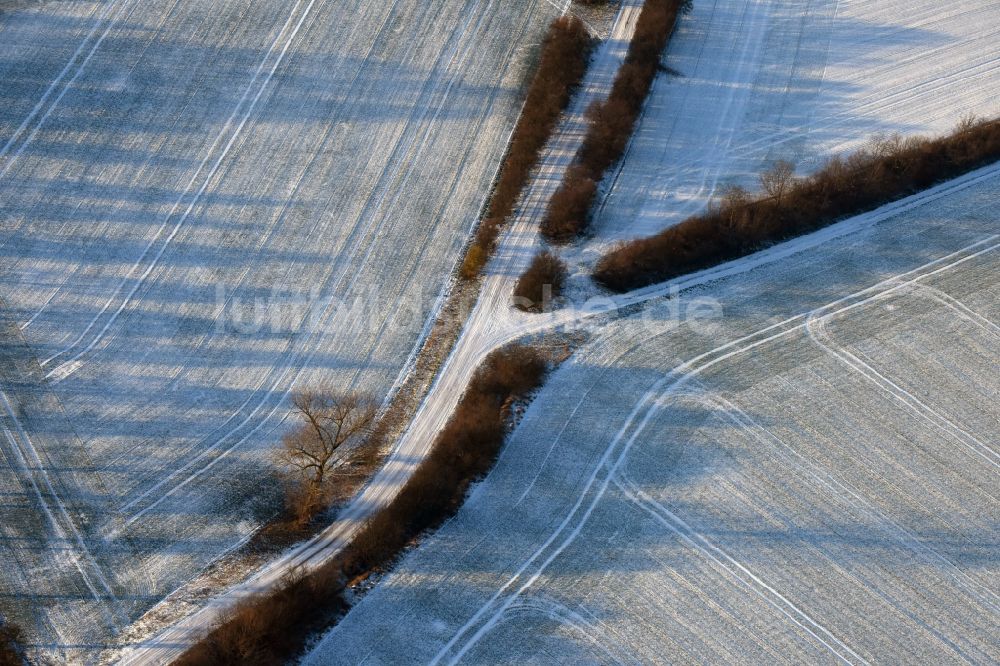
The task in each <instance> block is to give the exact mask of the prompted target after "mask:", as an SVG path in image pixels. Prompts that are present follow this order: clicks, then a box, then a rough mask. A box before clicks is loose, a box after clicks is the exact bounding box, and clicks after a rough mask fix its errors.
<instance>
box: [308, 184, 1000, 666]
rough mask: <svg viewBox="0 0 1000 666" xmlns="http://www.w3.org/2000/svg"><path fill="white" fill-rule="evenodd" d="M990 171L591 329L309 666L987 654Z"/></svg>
mask: <svg viewBox="0 0 1000 666" xmlns="http://www.w3.org/2000/svg"><path fill="white" fill-rule="evenodd" d="M986 173H987V174H989V175H987V176H986V177H985V178H980V179H979V180H978V182H977V181H972V182H976V184H974V185H972V186H970V187H967V188H965V189H963V190H961V191H957V192H956V191H953V192H952V193H951V194H950V195H948V196H944V197H940V198H928V199H925V200H924V201H929V202H928V203H924V204H923V205H917V204H916V203H914V204H912V205H908V206H907V207H899V206H893V207H889V209H888V210H889V211H890V212H889V213H881V214H879V215H869V216H862V217H861V218H857V219H854V220H849V221H847V222H844V223H841V224H839V225H836V226H835V227H832V228H830V229H828V230H826V231H824V232H820V233H819V234H817V235H815V236H814V237H812V238H806V239H803V240H802V241H793V243H792V244H791V245H789V246H788V247H787V248H786V247H785V246H776V247H774V248H772V250H770V251H768V252H766V253H765V254H764V255H762V257H755V258H750V259H748V260H742V261H740V262H736V263H735V264H733V274H732V275H731V276H730V277H723V278H720V279H718V280H716V281H713V282H709V283H707V284H702V285H701V286H700V287H697V288H692V289H689V290H686V291H683V292H681V293H680V294H679V297H678V298H675V299H672V300H666V299H661V300H657V301H651V302H650V303H649V304H647V305H646V307H645V308H644V309H643V310H642V311H640V312H638V313H635V314H633V315H631V316H629V317H627V318H624V319H619V320H617V321H614V322H612V323H609V324H607V325H605V326H602V327H600V328H598V329H596V337H595V339H594V340H593V341H592V342H591V343H590V344H589V345H588V346H587V347H586V348H585V349H583V350H582V351H581V352H579V353H578V354H577V355H576V356H575V357H574V358H573V359H572V360H571V361H570V362H568V364H566V365H564V366H563V368H562V369H560V370H559V371H558V372H557V373H556V374H555V375H554V376H553V377H552V379H551V380H550V381H549V383H548V385H547V386H546V388H545V389H544V390H543V391H542V393H541V394H540V395H539V396H538V398H537V399H536V400H535V402H534V403H533V404H532V406H531V407H530V408H529V410H528V412H527V414H526V415H525V417H524V420H523V421H522V422H521V424H520V426H519V427H518V429H517V430H516V431H515V433H514V435H513V437H512V440H511V442H510V443H509V444H508V445H507V447H506V448H505V449H504V451H503V453H502V455H501V458H500V460H499V461H498V463H497V465H496V467H495V468H494V470H493V471H492V472H491V473H490V475H489V476H488V477H487V478H486V480H485V481H483V482H482V483H481V484H479V485H478V486H477V487H475V488H474V490H473V491H472V493H471V495H470V497H469V499H468V500H467V502H466V504H465V505H464V506H463V508H462V510H461V511H460V512H459V514H458V515H457V516H456V517H455V518H454V519H453V520H451V521H449V522H448V523H447V524H446V525H445V526H444V527H442V528H441V529H440V530H439V531H438V533H437V534H435V535H434V536H432V537H430V538H429V539H428V540H427V541H426V542H425V543H424V544H423V545H422V546H421V547H420V548H418V549H416V550H415V551H413V552H412V553H411V554H409V555H408V556H407V557H406V558H405V559H404V561H403V562H402V563H401V564H400V565H399V566H398V568H397V570H396V571H395V572H394V573H393V574H391V575H390V576H388V577H387V578H386V579H385V580H383V582H382V583H381V584H380V586H379V587H377V588H376V589H375V590H374V591H372V592H370V593H369V595H368V596H367V597H366V598H365V599H364V600H363V601H362V602H361V603H360V604H359V605H358V606H357V607H356V608H354V609H353V610H352V611H351V612H350V613H349V614H348V616H347V617H346V618H345V619H344V620H343V621H342V622H341V623H340V625H339V626H337V627H336V628H335V629H334V630H332V631H331V632H330V633H329V634H328V635H327V636H326V637H325V639H324V641H323V642H322V643H321V644H320V645H319V646H318V647H317V648H316V649H315V651H314V652H313V653H312V654H311V655H310V656H309V657H308V658H307V660H306V663H308V664H328V663H351V664H362V663H363V664H390V663H391V664H397V663H428V662H435V661H437V662H442V663H443V662H448V663H451V662H453V661H462V662H463V663H484V664H485V663H496V662H498V661H504V662H508V663H553V662H559V663H609V662H617V663H636V662H652V661H671V662H681V663H779V662H781V663H826V662H830V663H834V662H849V663H858V664H859V663H874V662H880V663H960V662H963V661H971V662H973V663H994V662H996V661H997V660H998V659H1000V640H998V638H997V635H996V626H997V624H998V623H1000V585H998V581H1000V562H998V560H997V552H998V551H997V549H998V547H1000V542H998V541H1000V523H998V519H1000V498H998V497H997V477H998V472H1000V450H998V446H997V433H998V431H1000V408H998V405H997V400H996V398H997V396H998V395H1000V379H998V374H997V372H996V370H997V367H998V364H1000V326H998V323H1000V217H998V213H997V208H996V206H995V201H996V197H997V195H998V192H1000V170H998V169H996V168H992V169H990V170H987V172H986ZM914 201H916V202H918V201H920V199H916V200H914ZM891 211H895V212H891ZM900 211H901V212H900ZM789 250H791V251H793V253H791V254H789ZM698 299H701V300H698ZM706 299H711V300H706ZM711 303H715V304H717V305H718V306H719V307H720V308H721V314H722V316H721V317H720V318H712V317H709V316H707V315H708V314H710V313H713V312H718V310H717V309H715V308H714V306H711ZM678 307H679V308H680V312H681V314H682V315H684V313H688V314H690V312H691V310H690V309H689V308H691V307H694V308H696V311H697V312H699V313H701V317H700V318H697V319H693V318H691V317H684V316H682V317H681V319H682V323H678V321H677V320H676V318H675V317H674V315H673V314H672V313H673V312H674V311H675V310H674V308H678ZM418 636H419V637H420V638H419V640H415V638H414V637H418Z"/></svg>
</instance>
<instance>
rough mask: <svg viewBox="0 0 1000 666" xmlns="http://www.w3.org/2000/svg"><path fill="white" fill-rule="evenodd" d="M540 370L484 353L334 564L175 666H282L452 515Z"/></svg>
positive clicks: (509, 356)
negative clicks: (403, 474)
mask: <svg viewBox="0 0 1000 666" xmlns="http://www.w3.org/2000/svg"><path fill="white" fill-rule="evenodd" d="M547 369H548V365H547V361H546V359H545V357H543V356H542V355H541V354H539V353H538V352H536V351H534V350H533V349H531V348H529V347H524V346H520V345H512V346H510V347H506V348H504V349H501V350H498V351H496V352H493V353H492V354H490V355H489V356H488V357H487V358H486V360H485V361H484V362H483V364H482V365H481V366H480V368H479V369H478V370H477V371H476V374H475V375H474V376H473V379H472V381H471V382H470V384H469V387H468V388H467V389H466V392H465V394H464V395H463V396H462V399H461V401H460V402H459V404H458V406H457V407H456V409H455V413H454V414H453V415H452V417H451V420H449V421H448V424H447V425H446V426H445V427H444V429H443V430H442V431H441V432H440V433H439V434H438V437H437V440H436V441H435V443H434V446H433V448H432V450H431V452H430V454H428V456H427V458H425V460H424V461H423V462H422V463H421V464H420V466H419V467H418V468H417V469H416V471H415V472H414V473H413V475H412V476H411V477H410V479H409V480H408V481H407V482H406V485H405V486H404V487H403V488H402V490H401V491H400V493H399V494H398V495H397V496H396V498H395V499H394V500H393V501H392V502H391V503H390V504H389V505H388V506H387V507H386V508H385V509H383V510H382V511H380V512H378V513H377V514H375V515H374V516H373V517H372V518H371V519H370V520H369V521H368V522H367V523H366V524H365V525H364V527H362V528H361V531H360V532H359V533H358V534H357V535H356V536H355V538H354V540H353V541H352V542H351V544H350V545H348V546H347V548H345V549H344V551H343V552H342V553H341V554H340V555H339V556H338V557H336V558H334V559H333V560H331V561H330V562H328V563H327V564H324V565H323V566H322V567H320V568H319V569H317V570H316V571H314V572H312V573H309V574H308V575H305V576H298V577H292V578H289V579H287V580H285V581H284V582H283V584H282V585H281V586H279V588H278V589H276V590H273V591H271V592H269V593H266V594H262V595H258V596H256V597H252V598H250V599H248V600H247V601H245V602H243V603H242V604H240V605H239V606H238V607H237V608H236V609H235V610H234V611H233V612H232V613H231V614H230V615H229V616H228V617H227V618H226V619H225V620H224V621H223V622H222V623H221V624H220V625H219V626H217V627H216V628H215V629H213V630H212V631H211V633H209V634H208V635H207V636H206V637H205V638H203V639H202V640H201V641H199V642H198V643H196V644H195V645H193V646H192V647H191V648H190V649H189V650H188V651H187V652H185V653H184V654H183V655H181V657H180V658H179V659H178V660H177V661H176V662H175V663H176V664H180V665H182V666H194V665H199V666H201V665H204V666H209V665H216V664H233V665H236V664H252V665H268V666H270V665H274V666H277V665H278V664H284V663H286V662H287V661H288V659H290V658H291V657H293V656H294V655H295V654H296V653H297V652H298V651H299V650H301V649H302V645H303V643H304V641H305V639H306V638H307V637H308V636H309V634H310V633H311V632H313V631H316V630H317V629H319V628H321V627H323V626H325V625H326V624H329V622H330V621H331V619H333V618H335V617H337V616H338V615H340V614H342V613H343V612H344V611H345V610H346V609H347V603H346V602H345V601H344V594H343V593H344V590H345V589H346V587H347V585H348V584H349V581H351V580H354V579H356V578H358V577H359V576H363V575H365V574H367V573H368V572H371V571H373V570H375V569H378V568H381V567H384V566H386V565H387V564H389V563H391V562H392V560H393V559H394V558H395V557H397V556H398V555H399V553H400V552H401V551H402V550H403V549H404V548H405V547H406V546H407V545H408V544H410V543H411V542H412V540H413V539H414V538H415V537H416V536H418V535H419V534H420V533H421V532H423V531H424V530H427V529H430V528H433V527H436V526H437V525H439V524H440V523H441V522H442V521H444V520H445V519H446V518H448V517H450V516H451V515H453V514H454V513H455V511H456V510H457V509H458V507H459V506H460V505H461V502H462V499H463V498H464V496H465V492H466V489H467V488H468V486H469V484H470V483H471V482H472V481H474V480H475V479H477V478H479V477H481V476H482V475H483V474H485V473H486V472H487V471H488V470H489V468H490V467H491V466H492V464H493V461H494V460H495V459H496V456H497V454H498V452H499V450H500V447H501V445H502V444H503V442H504V439H505V437H506V423H507V418H508V416H509V413H508V412H509V408H510V404H511V402H512V401H514V400H516V399H518V398H520V397H523V396H525V395H526V394H527V393H529V392H530V391H532V390H534V389H536V388H538V387H539V386H541V384H542V381H543V380H544V378H545V374H546V372H547Z"/></svg>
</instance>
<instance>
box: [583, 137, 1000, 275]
mask: <svg viewBox="0 0 1000 666" xmlns="http://www.w3.org/2000/svg"><path fill="white" fill-rule="evenodd" d="M998 159H1000V118H998V119H993V120H980V121H977V120H974V119H971V118H969V119H966V120H964V121H963V122H962V123H961V124H960V125H959V127H958V128H957V129H956V130H955V131H954V132H953V133H951V134H949V135H947V136H943V137H940V138H936V139H928V138H921V137H912V138H908V139H904V138H902V137H900V136H898V135H896V136H892V137H888V138H884V137H882V138H875V139H873V140H872V141H870V142H869V145H868V146H867V147H866V148H863V149H861V150H859V151H857V152H855V153H853V154H851V155H850V156H848V157H846V158H841V157H834V158H832V159H831V160H829V161H828V162H827V163H826V165H825V166H824V167H823V168H821V169H820V170H819V171H817V172H816V173H814V174H812V175H811V176H808V177H806V178H801V179H798V180H791V181H790V182H788V183H787V186H785V187H783V188H781V190H780V191H779V192H780V193H778V194H777V195H775V194H773V193H772V194H762V195H756V196H753V195H751V194H750V193H748V192H746V191H744V190H741V189H738V188H734V189H731V190H729V191H728V192H727V193H726V195H725V196H724V197H723V199H722V202H721V203H720V204H717V205H713V206H710V207H709V209H708V210H707V211H705V212H704V213H702V214H700V215H695V216H693V217H690V218H688V219H686V220H684V221H683V222H681V223H679V224H677V225H675V226H672V227H669V228H667V229H664V230H663V231H661V232H660V233H658V234H656V235H654V236H651V237H648V238H642V239H639V240H635V241H632V242H630V243H626V244H624V245H621V246H619V247H617V248H615V249H614V250H612V251H611V252H609V253H608V254H606V255H604V256H603V257H602V258H601V259H600V261H598V263H597V266H596V269H595V272H594V279H595V280H596V281H597V282H598V283H600V284H602V285H604V286H606V287H607V288H609V289H612V290H614V291H619V292H622V291H628V290H630V289H636V288H638V287H643V286H646V285H649V284H654V283H656V282H661V281H663V280H667V279H670V278H672V277H676V276H678V275H683V274H685V273H689V272H691V271H696V270H701V269H703V268H707V267H709V266H712V265H714V264H717V263H719V262H722V261H727V260H730V259H735V258H737V257H741V256H744V255H747V254H750V253H752V252H755V251H757V250H759V249H761V248H762V247H765V246H766V245H768V244H770V243H775V242H778V241H782V240H785V239H788V238H792V237H794V236H798V235H801V234H804V233H807V232H810V231H813V230H815V229H818V228H820V227H823V226H826V225H829V224H831V223H833V222H836V221H837V220H839V219H842V218H844V217H848V216H851V215H856V214H858V213H861V212H864V211H866V210H871V209H872V208H875V207H877V206H880V205H882V204H884V203H887V202H889V201H893V200H896V199H900V198H902V197H905V196H907V195H910V194H912V193H914V192H918V191H920V190H923V189H926V188H928V187H930V186H931V185H933V184H935V183H937V182H940V181H943V180H947V179H949V178H954V177H956V176H958V175H961V174H962V173H965V172H967V171H971V170H972V169H975V168H977V167H980V166H982V165H984V164H988V163H990V162H993V161H996V160H998ZM769 176H773V174H769ZM762 182H763V183H764V184H766V185H770V186H769V189H772V192H773V191H774V187H773V178H772V177H764V178H762Z"/></svg>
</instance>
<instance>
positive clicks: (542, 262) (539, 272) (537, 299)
mask: <svg viewBox="0 0 1000 666" xmlns="http://www.w3.org/2000/svg"><path fill="white" fill-rule="evenodd" d="M566 276H567V271H566V263H565V262H564V261H563V260H562V259H560V258H559V257H557V256H556V255H554V254H552V253H551V252H549V251H547V250H546V251H544V252H539V253H538V254H536V255H535V258H534V259H532V261H531V265H530V266H529V267H528V270H526V271H525V272H524V274H523V275H521V277H520V279H518V281H517V285H516V286H515V287H514V305H515V307H517V308H519V309H521V310H524V311H526V312H542V311H543V310H544V309H545V306H546V304H547V303H548V302H549V301H550V300H551V299H553V298H558V296H559V294H560V293H562V288H563V285H564V284H565V283H566ZM546 288H548V293H546Z"/></svg>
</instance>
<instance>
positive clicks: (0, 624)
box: [0, 620, 26, 666]
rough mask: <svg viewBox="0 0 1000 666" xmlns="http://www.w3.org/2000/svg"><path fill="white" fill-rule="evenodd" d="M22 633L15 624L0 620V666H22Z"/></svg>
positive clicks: (23, 661) (23, 662)
mask: <svg viewBox="0 0 1000 666" xmlns="http://www.w3.org/2000/svg"><path fill="white" fill-rule="evenodd" d="M23 646H24V632H22V631H21V627H19V626H18V625H16V624H13V623H10V622H5V621H3V620H0V666H23V665H24V664H25V663H26V662H25V660H24V652H23Z"/></svg>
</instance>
